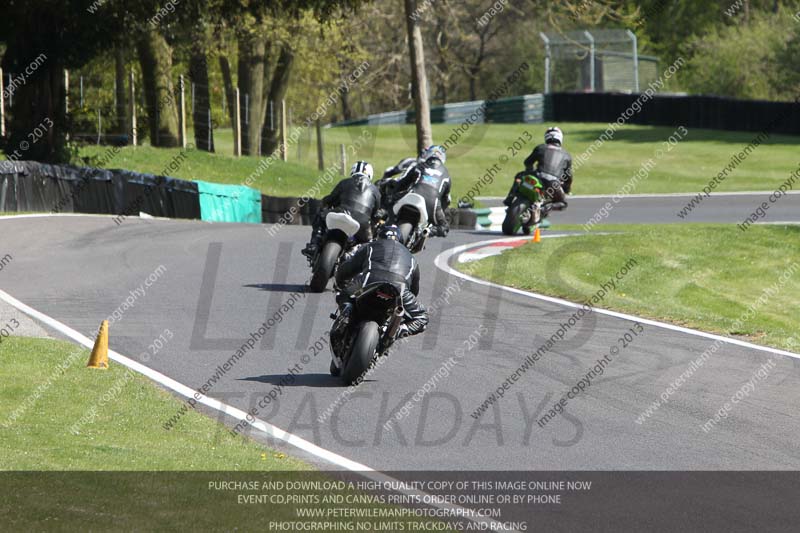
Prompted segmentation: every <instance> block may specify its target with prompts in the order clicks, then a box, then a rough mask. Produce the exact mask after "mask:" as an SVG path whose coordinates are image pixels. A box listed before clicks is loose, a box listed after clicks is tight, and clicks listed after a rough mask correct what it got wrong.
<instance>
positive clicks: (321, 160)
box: [317, 119, 325, 170]
mask: <svg viewBox="0 0 800 533" xmlns="http://www.w3.org/2000/svg"><path fill="white" fill-rule="evenodd" d="M317 169H318V170H325V154H324V153H323V151H322V126H320V124H319V119H317Z"/></svg>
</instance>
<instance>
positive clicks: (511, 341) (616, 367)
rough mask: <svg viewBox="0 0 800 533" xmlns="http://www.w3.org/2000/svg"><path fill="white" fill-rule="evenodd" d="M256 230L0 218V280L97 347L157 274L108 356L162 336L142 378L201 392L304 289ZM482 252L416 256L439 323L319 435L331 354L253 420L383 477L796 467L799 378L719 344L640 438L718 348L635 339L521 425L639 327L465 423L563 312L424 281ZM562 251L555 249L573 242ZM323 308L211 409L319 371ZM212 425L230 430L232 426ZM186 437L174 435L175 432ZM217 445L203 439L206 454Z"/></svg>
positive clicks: (431, 250)
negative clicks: (105, 327) (459, 354)
mask: <svg viewBox="0 0 800 533" xmlns="http://www.w3.org/2000/svg"><path fill="white" fill-rule="evenodd" d="M707 209H708V206H704V208H703V209H700V211H705V210H707ZM265 229H266V226H257V225H238V224H207V223H202V222H194V221H160V220H142V219H128V220H126V221H125V222H124V223H123V224H121V225H120V226H117V225H115V223H114V222H113V221H112V219H111V218H110V217H91V216H86V217H43V218H18V219H7V220H0V231H2V235H3V238H2V246H3V250H0V251H2V252H3V253H9V254H11V255H12V256H13V258H14V259H13V262H12V263H10V264H9V265H6V267H5V268H4V269H3V271H2V272H0V288H2V289H3V290H4V291H6V292H8V293H9V294H11V295H12V296H14V297H15V298H17V299H19V300H21V301H22V302H24V303H26V304H28V305H29V306H31V307H33V308H35V309H37V310H38V311H41V312H43V313H45V314H47V315H50V316H51V317H53V318H55V319H57V320H59V321H61V322H63V323H65V324H66V325H68V326H70V327H72V328H74V329H76V330H78V331H80V332H81V333H83V334H85V335H87V336H89V337H92V336H93V335H94V332H95V331H96V329H97V326H98V324H99V323H100V321H101V320H102V319H104V318H106V317H107V316H109V315H112V313H114V312H115V310H120V309H122V307H123V303H124V302H125V300H126V299H128V298H129V296H131V291H134V292H135V291H136V289H137V288H139V287H140V286H141V285H142V284H143V283H144V281H145V279H146V278H148V276H150V275H151V274H152V273H153V272H155V271H156V269H158V268H159V266H160V265H163V267H164V269H161V274H160V275H159V277H158V279H157V280H156V281H155V282H153V283H152V285H151V286H149V287H147V288H146V290H145V291H144V294H143V295H142V294H141V293H140V295H137V297H136V298H135V301H134V303H133V305H132V306H129V307H128V308H127V309H124V312H122V314H121V319H120V320H115V322H114V323H113V324H112V326H111V347H112V348H113V349H114V350H116V351H117V352H120V353H122V354H125V355H127V356H130V357H131V358H133V359H135V360H142V355H141V354H144V353H146V352H147V351H148V346H149V345H150V344H151V343H152V342H153V339H155V338H157V337H158V336H159V335H161V334H162V333H163V332H164V330H165V329H169V330H170V331H171V332H172V333H173V335H174V336H173V338H172V340H170V341H169V342H168V344H167V345H166V346H165V347H164V348H163V349H162V350H160V352H159V353H158V354H157V355H156V356H154V357H152V358H151V359H150V360H149V362H148V363H147V365H148V366H150V367H152V368H154V369H155V370H158V371H159V372H161V373H163V374H165V375H167V376H169V377H171V378H173V379H175V380H177V381H179V382H181V383H183V384H185V385H188V386H190V387H192V388H198V387H200V386H202V385H203V384H204V383H206V382H207V380H208V379H209V378H210V377H211V376H212V375H214V373H215V371H216V369H217V367H218V365H221V364H222V363H223V362H224V361H225V360H227V359H228V358H229V357H230V356H231V355H232V354H233V353H234V352H235V351H236V350H237V349H238V348H239V347H240V346H241V345H242V343H243V342H245V341H246V339H247V338H248V337H249V336H250V334H251V333H252V332H254V331H256V330H257V329H258V327H259V325H260V324H261V323H262V322H264V321H265V320H266V319H267V318H268V317H271V316H274V313H275V312H276V311H278V310H279V309H280V308H281V307H282V305H283V304H284V302H285V301H286V300H287V299H288V298H289V297H290V296H289V295H290V293H291V292H292V291H296V290H300V289H301V287H302V285H303V284H304V283H305V282H306V281H307V279H308V276H309V270H308V268H307V266H306V263H305V259H304V258H303V257H302V256H301V255H300V249H301V248H302V246H303V243H304V242H305V239H306V238H307V236H308V235H307V233H308V228H305V227H291V226H290V227H285V228H283V229H282V230H281V231H280V232H279V233H278V234H277V235H276V236H275V237H272V238H271V237H269V235H268V233H267V232H266V231H265ZM485 239H487V234H486V233H483V232H461V231H454V232H451V234H450V236H449V237H448V238H447V239H437V240H434V241H432V242H431V243H430V245H429V247H428V249H427V250H426V251H424V252H423V253H422V254H420V255H419V260H420V264H421V267H422V274H423V275H422V286H421V300H422V301H423V303H425V304H428V305H430V304H431V302H434V301H435V300H437V298H439V296H440V295H441V294H442V293H443V292H444V291H445V290H446V288H447V287H448V286H450V285H452V284H455V285H452V286H455V287H457V290H454V291H452V290H451V294H450V299H449V302H450V303H449V305H445V306H442V307H441V308H440V310H439V311H438V312H436V313H434V316H433V318H432V322H431V325H430V327H429V330H428V331H427V332H426V333H424V334H423V335H420V336H417V337H415V338H413V339H412V340H411V341H410V342H409V343H408V344H406V345H405V346H403V347H401V348H400V349H398V350H397V351H396V352H395V353H393V354H392V355H391V356H390V357H389V358H388V359H387V360H386V361H385V363H384V364H382V365H381V366H380V367H379V368H378V369H377V370H376V371H375V372H374V373H373V374H372V375H371V378H370V380H369V381H367V382H365V383H363V384H362V385H361V386H360V387H359V388H358V389H357V392H356V393H355V394H354V395H353V396H351V397H350V398H349V400H348V401H346V402H344V403H343V404H342V405H341V406H340V408H337V409H335V410H334V411H333V413H334V414H333V416H332V417H330V418H328V419H327V420H325V421H324V422H322V423H320V422H318V418H319V416H320V415H322V414H323V413H324V412H325V411H326V409H327V408H328V407H329V406H330V405H332V404H334V402H336V400H337V398H340V397H341V395H342V393H343V390H344V389H343V388H342V387H340V386H339V385H338V382H337V381H336V380H334V379H333V378H331V377H330V376H329V375H328V364H329V355H328V351H327V348H325V349H324V350H322V353H321V354H320V355H317V356H316V357H313V356H312V357H309V361H308V363H306V364H303V368H302V370H301V371H299V372H298V373H297V375H296V377H295V378H294V381H293V382H292V383H289V384H287V385H286V386H284V387H282V389H281V393H280V395H279V396H278V400H277V401H275V402H271V404H270V405H269V406H267V408H265V409H259V412H258V415H257V416H258V417H259V418H262V419H264V420H266V421H268V422H270V423H272V424H275V425H276V426H278V427H280V428H282V429H284V430H287V431H289V432H292V433H294V434H297V435H299V436H301V437H303V438H305V439H308V440H310V441H312V442H314V443H316V444H318V445H320V446H322V447H323V448H325V449H328V450H330V451H333V452H335V453H338V454H340V455H342V456H344V457H347V458H349V459H352V460H354V461H357V462H358V463H361V464H364V465H368V466H370V467H372V468H376V469H380V470H383V471H391V470H484V469H486V470H770V469H780V470H786V469H797V468H799V467H800V447H798V446H797V442H798V440H799V439H798V437H800V430H799V429H798V426H797V424H796V423H795V417H794V415H795V412H796V406H797V405H798V403H799V402H800V392H798V391H800V388H799V387H798V385H799V384H800V368H798V366H800V362H798V361H797V359H793V358H791V357H787V356H784V355H777V354H773V353H769V352H765V351H762V350H757V349H752V348H746V347H742V346H736V345H730V344H725V345H723V346H722V347H721V348H720V349H719V350H718V351H717V352H716V353H714V354H713V355H712V356H711V357H710V358H709V359H708V361H707V362H706V363H705V365H703V366H702V367H701V368H700V369H698V370H697V371H696V373H695V374H694V375H693V376H692V377H691V378H690V379H688V380H686V382H685V383H684V384H683V385H682V387H681V388H680V389H679V390H678V392H676V393H675V394H674V395H672V396H671V398H670V400H669V403H668V404H666V405H664V406H662V407H661V408H660V409H658V410H657V412H655V413H654V414H653V416H652V417H651V418H649V419H647V420H646V421H645V422H644V423H642V424H637V423H636V422H635V420H636V418H637V417H638V416H639V415H640V413H641V412H642V411H643V410H644V409H646V408H647V407H648V406H650V404H651V402H653V401H654V400H656V399H657V398H658V396H659V395H660V394H661V393H662V392H663V391H664V390H665V389H666V388H667V387H668V386H669V385H670V383H671V382H672V381H673V380H675V379H676V378H677V377H678V376H679V375H680V374H681V373H682V372H684V371H685V370H686V368H687V367H688V365H689V364H690V362H691V361H692V360H694V359H696V358H697V357H699V356H700V354H701V353H702V352H703V351H704V350H706V349H707V348H708V347H709V346H710V345H712V344H713V341H711V340H709V339H707V338H702V337H699V336H695V335H691V334H686V333H681V332H676V331H672V330H669V329H664V328H660V327H657V326H650V325H645V326H644V327H643V333H642V334H641V335H640V336H639V337H638V338H637V339H636V340H635V341H634V342H632V343H631V344H630V346H628V347H627V348H626V349H624V350H623V351H621V352H620V353H619V355H618V356H617V357H616V358H615V359H614V361H613V363H611V364H610V366H609V367H608V368H607V370H606V372H605V374H604V375H603V376H602V377H600V378H597V379H596V380H595V381H593V383H592V385H591V386H590V387H589V388H588V389H587V390H586V391H585V392H584V393H583V394H582V395H581V396H580V397H578V398H576V399H574V400H572V401H571V402H570V403H569V405H568V406H567V409H566V411H565V415H562V416H559V417H556V418H555V419H553V420H551V421H550V422H549V423H548V424H547V425H545V426H544V427H543V428H542V427H539V426H538V425H537V424H536V421H535V420H536V419H537V418H539V417H540V416H543V415H544V413H545V412H546V411H547V410H548V409H549V407H550V405H552V404H553V403H554V402H556V401H557V400H558V398H559V397H560V396H561V395H562V394H565V393H566V392H567V391H568V390H569V389H570V388H572V387H573V386H574V385H575V383H576V382H577V381H578V380H579V379H580V378H581V377H582V376H583V375H585V374H586V372H587V371H588V370H589V369H590V368H591V367H592V366H594V364H595V361H596V360H597V359H599V358H600V357H602V356H603V355H605V354H608V353H609V350H610V348H611V347H612V346H614V345H617V343H618V338H619V337H620V336H621V335H622V334H624V332H625V331H627V330H628V328H631V327H632V326H633V322H631V321H629V320H625V319H621V318H616V317H612V316H604V315H600V314H597V313H591V314H589V315H586V316H585V317H584V318H583V319H582V320H580V321H579V322H578V323H577V325H576V326H575V327H574V328H573V329H572V330H571V331H570V332H568V333H567V335H566V336H565V338H564V340H562V341H560V342H558V343H557V344H556V345H555V346H554V347H553V348H552V350H551V351H550V352H548V353H547V354H546V355H545V356H544V357H542V359H540V360H539V361H538V362H537V363H536V365H535V366H534V368H532V369H531V370H529V371H528V372H527V373H526V374H524V375H523V376H522V378H521V379H520V380H519V381H518V382H516V383H515V384H513V385H512V386H511V388H510V390H509V391H508V392H506V394H505V397H504V398H503V399H501V400H500V401H498V402H497V403H495V404H494V406H493V407H492V408H490V409H489V410H488V411H487V412H486V413H485V414H484V415H483V416H482V417H480V419H479V420H475V419H473V417H472V416H470V413H472V412H473V411H474V410H475V409H476V408H477V407H478V406H479V405H480V404H481V403H482V402H483V401H484V399H485V398H486V397H487V396H488V395H489V394H490V393H491V392H492V391H494V390H495V389H496V388H497V387H498V386H499V385H501V384H502V382H503V381H504V380H505V379H506V378H507V377H508V376H509V374H511V373H512V372H514V371H515V370H516V369H517V367H518V366H519V365H520V364H521V363H522V361H523V359H524V358H525V357H526V356H527V355H528V354H530V353H532V352H533V351H534V350H535V349H536V348H537V347H539V346H540V345H541V344H542V343H543V342H544V340H545V339H546V338H548V337H550V336H551V335H552V334H554V333H555V332H556V331H557V330H558V329H559V327H560V324H562V323H565V322H567V321H568V320H569V318H570V316H571V315H572V314H573V313H574V311H575V310H574V309H571V308H568V307H566V306H564V305H560V304H558V303H555V302H548V301H542V300H538V299H533V298H529V297H526V296H524V295H521V294H514V293H511V292H507V291H503V290H500V289H496V288H489V287H485V286H482V285H479V284H475V283H472V282H469V281H462V282H460V283H459V281H458V279H459V278H456V277H454V276H450V275H448V274H447V273H446V272H444V271H443V270H441V269H438V268H436V267H435V266H434V259H435V258H436V256H437V255H439V254H441V253H443V252H444V251H446V250H447V249H449V248H451V247H453V246H457V245H464V244H468V243H471V242H476V241H481V240H485ZM563 242H564V245H565V246H567V245H568V243H569V239H563ZM333 308H334V303H333V296H332V294H331V293H330V292H327V293H325V294H322V295H314V294H308V295H306V296H305V297H303V298H302V299H300V300H299V301H298V303H297V304H296V305H295V306H294V309H292V310H290V311H288V312H287V313H286V315H285V318H284V319H283V320H282V321H281V322H280V323H279V324H277V325H276V326H275V327H273V328H272V329H270V330H269V331H268V332H267V334H266V335H265V336H264V337H263V338H262V339H260V340H259V342H258V343H256V350H254V351H251V352H248V353H247V355H246V356H245V357H244V358H242V359H241V360H240V361H239V362H238V363H237V364H235V365H234V366H233V367H232V368H231V369H230V370H229V371H228V372H227V373H226V374H225V375H224V376H223V377H221V378H220V379H219V380H218V381H217V382H216V383H215V384H214V385H213V387H212V388H211V390H210V391H209V395H210V396H212V397H215V398H217V399H220V400H222V401H224V402H226V403H228V404H230V405H233V406H235V407H239V408H241V409H243V410H245V411H247V410H249V409H250V408H252V407H254V406H257V402H258V400H259V399H260V398H262V397H263V396H264V395H265V394H267V393H268V392H269V391H270V390H275V387H277V386H278V384H279V383H280V382H284V383H285V382H287V381H289V380H287V378H286V374H287V369H288V368H289V367H293V366H294V365H296V364H298V363H301V361H302V360H303V356H304V355H308V356H310V355H311V354H312V353H313V350H310V349H309V347H310V346H312V345H313V344H314V343H315V342H316V341H317V340H319V339H322V338H324V337H325V332H326V331H327V329H328V327H329V325H330V319H329V318H328V314H329V313H330V312H331V311H332V310H333ZM481 326H484V327H485V328H486V329H485V330H483V329H481ZM480 331H485V332H484V333H481V335H480V336H481V338H480V341H479V343H478V345H477V346H475V347H474V348H472V349H471V350H468V351H467V352H466V354H465V355H464V357H463V358H461V359H460V360H459V363H458V364H457V365H456V366H455V367H453V368H452V369H451V371H450V374H449V375H448V376H446V377H442V379H440V380H438V382H437V383H436V387H435V391H434V392H433V393H431V394H429V395H427V400H425V399H423V400H422V401H420V402H418V403H416V404H414V405H413V408H412V409H411V410H410V412H409V414H408V415H407V416H406V417H405V418H404V419H403V420H402V421H400V422H398V423H397V424H396V425H395V426H394V427H393V428H391V429H388V430H387V429H384V428H383V425H384V423H385V422H386V420H388V419H389V417H390V416H391V414H392V413H393V412H394V411H395V410H396V409H399V408H400V407H401V406H402V405H403V404H404V403H405V402H406V401H407V400H409V399H411V397H412V396H413V395H414V393H415V392H416V391H417V390H418V389H420V387H422V386H423V385H424V384H425V383H426V382H428V381H429V380H430V379H431V378H432V376H433V375H434V374H436V373H437V371H438V370H439V369H440V368H441V367H442V364H443V362H444V361H445V360H447V359H448V358H449V357H451V356H454V355H455V354H456V349H457V348H459V347H463V346H464V344H463V343H464V341H465V339H467V338H468V337H469V336H470V335H471V334H473V335H474V334H475V332H480ZM51 333H52V332H51ZM56 336H57V335H56ZM769 360H772V361H773V362H774V365H775V366H774V369H772V370H771V372H770V373H769V376H768V377H767V378H766V379H765V380H764V381H762V382H759V383H758V384H757V385H756V386H755V390H754V391H752V393H750V395H749V396H748V397H746V398H745V399H744V400H742V401H741V402H739V403H737V404H736V405H735V406H734V408H733V409H732V411H731V412H730V415H729V416H728V417H727V418H726V419H723V420H721V421H720V423H719V424H717V426H716V427H715V428H714V429H712V430H711V431H710V432H708V433H706V432H704V431H703V430H702V429H701V425H702V424H704V423H705V422H706V421H707V420H708V419H709V418H711V417H713V416H714V413H715V412H717V411H718V410H719V409H720V408H721V407H722V405H723V404H724V403H725V402H726V401H729V400H730V398H731V397H732V396H733V395H734V394H735V393H736V392H737V391H738V390H740V389H741V387H742V386H743V384H744V383H745V382H747V381H748V380H750V379H751V377H752V376H753V374H754V373H755V372H756V371H757V370H758V369H759V367H761V366H762V365H763V364H765V363H767V362H768V361H769ZM440 375H441V374H440ZM103 392H104V391H98V395H99V394H102V393H103ZM165 422H166V420H165ZM225 422H226V423H227V424H228V426H229V427H231V426H232V425H233V422H232V420H231V419H225ZM180 430H181V426H180V422H178V424H177V425H176V427H175V428H174V429H172V431H180ZM254 436H256V435H255V434H254ZM215 438H217V437H216V436H215V435H209V436H208V437H207V439H208V443H209V444H210V445H211V444H212V443H213V441H214V439H215ZM270 444H272V445H274V446H277V447H284V445H282V444H281V443H279V442H270ZM287 449H288V451H290V452H291V453H296V450H294V449H289V448H288V447H287ZM300 455H301V456H303V457H304V458H307V459H309V460H311V461H313V462H316V463H317V464H318V465H319V466H321V467H326V466H329V465H325V464H321V463H319V461H318V460H317V459H315V458H314V457H310V456H307V457H306V456H304V455H303V454H300Z"/></svg>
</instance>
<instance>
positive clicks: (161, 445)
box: [0, 337, 310, 471]
mask: <svg viewBox="0 0 800 533" xmlns="http://www.w3.org/2000/svg"><path fill="white" fill-rule="evenodd" d="M88 358H89V352H88V351H87V350H85V349H83V348H80V347H78V346H75V345H73V344H69V343H66V342H62V341H55V340H46V339H29V338H21V337H9V338H3V339H2V343H0V383H3V386H2V387H0V405H2V406H3V409H2V410H1V411H0V428H1V429H0V449H2V450H3V453H2V455H0V470H181V471H185V470H225V471H233V470H248V471H249V470H267V471H269V470H302V469H308V468H310V467H309V466H308V465H306V464H305V463H302V462H300V461H297V460H295V459H292V458H290V457H287V456H286V455H285V454H282V453H277V452H274V451H270V450H267V449H265V448H264V447H263V446H259V445H258V444H256V443H255V442H252V441H248V440H246V439H245V438H244V437H234V436H232V435H230V433H229V432H228V431H227V430H226V429H225V427H224V426H223V425H221V424H218V423H217V422H215V421H214V420H212V419H210V418H208V417H206V416H204V415H202V414H201V413H199V412H196V411H193V410H190V411H189V412H188V413H186V416H184V417H183V419H182V420H181V422H180V425H179V426H178V428H176V429H175V430H173V431H167V430H165V429H164V428H163V427H162V423H163V421H164V420H166V419H168V418H169V417H170V416H171V415H172V414H174V412H175V410H176V409H177V408H178V407H179V406H180V401H179V400H178V399H177V398H175V397H174V396H172V395H171V394H169V393H167V392H166V391H163V390H161V389H160V388H158V387H157V386H155V385H154V384H153V383H152V382H150V381H149V380H148V379H147V378H145V377H143V376H140V375H139V374H136V373H134V372H132V371H129V370H128V369H127V368H126V367H123V366H122V365H119V364H115V363H114V362H113V361H112V363H111V368H110V369H109V370H91V369H88V368H86V366H85V365H86V361H87V360H88ZM76 424H77V426H76ZM76 430H77V431H76Z"/></svg>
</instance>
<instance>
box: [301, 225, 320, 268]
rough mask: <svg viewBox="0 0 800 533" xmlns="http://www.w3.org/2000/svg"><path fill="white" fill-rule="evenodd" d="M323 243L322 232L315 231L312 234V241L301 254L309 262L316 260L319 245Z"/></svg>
mask: <svg viewBox="0 0 800 533" xmlns="http://www.w3.org/2000/svg"><path fill="white" fill-rule="evenodd" d="M321 241H322V230H317V229H315V230H314V232H313V233H312V234H311V240H310V241H309V243H308V244H306V247H305V248H303V250H302V251H301V252H300V253H302V254H303V255H304V256H306V258H307V259H308V260H309V262H311V261H313V260H314V257H315V256H316V255H317V252H318V251H319V243H320V242H321Z"/></svg>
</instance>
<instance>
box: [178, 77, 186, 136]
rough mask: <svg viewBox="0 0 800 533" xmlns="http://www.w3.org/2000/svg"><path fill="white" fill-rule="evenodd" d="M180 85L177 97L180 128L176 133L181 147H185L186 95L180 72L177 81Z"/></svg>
mask: <svg viewBox="0 0 800 533" xmlns="http://www.w3.org/2000/svg"><path fill="white" fill-rule="evenodd" d="M178 83H179V85H180V96H179V97H178V98H179V100H178V102H179V104H178V107H179V108H180V116H179V117H178V118H179V119H180V129H179V130H178V135H180V139H179V141H180V143H181V148H186V96H185V85H184V83H183V74H181V76H180V78H179V81H178Z"/></svg>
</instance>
